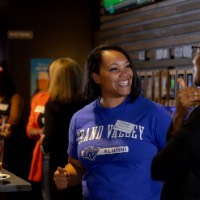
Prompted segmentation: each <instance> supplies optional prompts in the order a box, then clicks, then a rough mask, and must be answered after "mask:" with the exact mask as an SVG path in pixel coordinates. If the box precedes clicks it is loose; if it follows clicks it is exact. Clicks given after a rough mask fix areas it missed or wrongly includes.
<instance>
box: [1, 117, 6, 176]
mask: <svg viewBox="0 0 200 200" xmlns="http://www.w3.org/2000/svg"><path fill="white" fill-rule="evenodd" d="M5 121H6V119H5V116H3V115H2V116H1V130H0V174H2V166H3V154H4V153H3V150H4V138H5V135H6V133H5V132H4V127H5Z"/></svg>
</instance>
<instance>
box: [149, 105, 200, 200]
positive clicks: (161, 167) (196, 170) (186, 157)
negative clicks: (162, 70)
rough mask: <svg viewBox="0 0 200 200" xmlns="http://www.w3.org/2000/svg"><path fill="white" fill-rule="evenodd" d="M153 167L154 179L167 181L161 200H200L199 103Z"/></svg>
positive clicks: (156, 159)
mask: <svg viewBox="0 0 200 200" xmlns="http://www.w3.org/2000/svg"><path fill="white" fill-rule="evenodd" d="M151 170H152V178H153V179H156V180H163V181H164V185H163V190H162V194H161V200H200V106H198V107H197V108H196V109H194V110H193V111H192V113H191V114H190V116H189V117H188V119H187V121H186V122H185V123H184V124H183V125H182V126H181V127H180V128H179V129H178V131H177V133H176V135H175V136H174V137H173V138H172V139H171V140H169V142H168V143H167V145H166V147H165V148H164V149H162V150H161V151H160V152H159V153H158V154H157V155H156V156H155V158H154V159H153V161H152V169H151Z"/></svg>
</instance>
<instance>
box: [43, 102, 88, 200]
mask: <svg viewBox="0 0 200 200" xmlns="http://www.w3.org/2000/svg"><path fill="white" fill-rule="evenodd" d="M87 103H88V102H71V103H60V102H58V101H51V100H49V101H48V102H47V103H46V105H45V126H44V134H45V137H44V139H43V141H42V145H43V149H44V151H45V152H46V153H50V158H49V169H50V182H51V188H52V189H53V188H54V193H55V190H56V187H55V185H54V181H53V174H54V172H55V171H56V169H57V167H58V166H60V167H64V166H65V165H66V164H67V162H68V154H67V148H68V129H69V124H70V120H71V117H72V115H73V114H74V113H75V112H76V111H78V110H80V109H81V108H82V107H83V106H84V105H86V104H87ZM70 190H71V191H70ZM57 192H58V193H59V191H58V190H57ZM66 192H67V194H69V192H70V193H73V196H74V195H77V196H76V199H82V195H81V185H80V186H79V187H78V188H77V189H76V188H74V189H73V188H72V189H68V191H66ZM67 194H65V195H67ZM54 196H55V198H54ZM51 197H52V199H59V197H58V194H52V193H51ZM74 197H75V196H74ZM62 198H63V197H61V199H62Z"/></svg>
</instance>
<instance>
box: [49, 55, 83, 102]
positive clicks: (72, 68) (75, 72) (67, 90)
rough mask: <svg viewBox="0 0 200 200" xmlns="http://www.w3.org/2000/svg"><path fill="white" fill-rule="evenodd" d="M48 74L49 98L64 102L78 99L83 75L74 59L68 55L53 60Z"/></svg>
mask: <svg viewBox="0 0 200 200" xmlns="http://www.w3.org/2000/svg"><path fill="white" fill-rule="evenodd" d="M49 76H50V84H49V89H48V92H49V95H50V99H51V100H54V101H55V100H57V101H60V102H63V103H65V102H71V101H73V100H79V99H80V97H81V93H82V92H81V87H82V77H83V76H82V70H81V68H80V66H79V64H78V63H77V62H76V61H75V60H73V59H71V58H68V57H65V58H58V59H56V60H54V61H53V62H52V63H51V64H50V66H49Z"/></svg>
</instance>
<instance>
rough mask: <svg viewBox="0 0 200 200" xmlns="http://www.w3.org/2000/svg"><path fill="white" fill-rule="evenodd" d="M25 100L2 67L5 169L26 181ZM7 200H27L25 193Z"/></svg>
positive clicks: (0, 90)
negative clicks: (16, 199) (15, 199)
mask: <svg viewBox="0 0 200 200" xmlns="http://www.w3.org/2000/svg"><path fill="white" fill-rule="evenodd" d="M23 112H24V99H23V97H22V96H21V94H19V93H18V92H17V90H16V86H15V84H14V81H13V79H12V76H11V74H10V73H9V70H8V69H7V68H6V67H5V66H4V65H2V63H1V65H0V116H1V118H0V125H1V128H3V127H2V125H3V124H4V123H3V124H2V119H3V120H5V127H4V128H5V129H4V130H2V131H3V132H4V133H5V135H3V136H2V134H1V139H4V149H3V168H5V169H6V170H8V171H10V172H11V173H13V174H15V175H17V176H19V177H21V178H23V179H26V178H27V173H28V170H27V169H26V166H27V165H26V162H27V160H26V152H25V151H24V149H25V147H26V140H25V138H26V134H25V123H24V120H23ZM4 196H5V199H6V200H8V199H14V196H15V198H19V199H23V198H24V199H26V197H27V196H26V195H25V192H21V193H18V194H14V193H5V195H4Z"/></svg>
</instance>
